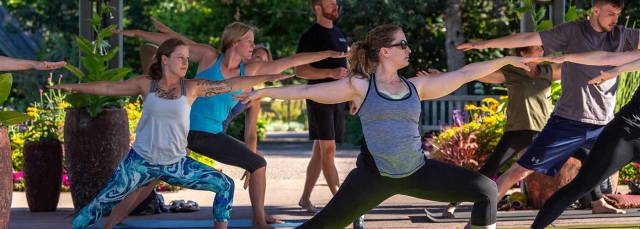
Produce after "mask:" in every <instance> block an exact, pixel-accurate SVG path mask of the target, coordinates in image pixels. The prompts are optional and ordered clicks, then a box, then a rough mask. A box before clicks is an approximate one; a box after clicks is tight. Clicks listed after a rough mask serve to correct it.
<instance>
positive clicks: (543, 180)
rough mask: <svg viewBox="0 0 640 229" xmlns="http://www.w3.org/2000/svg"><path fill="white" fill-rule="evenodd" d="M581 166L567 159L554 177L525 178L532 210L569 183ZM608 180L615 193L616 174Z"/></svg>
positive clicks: (534, 175)
mask: <svg viewBox="0 0 640 229" xmlns="http://www.w3.org/2000/svg"><path fill="white" fill-rule="evenodd" d="M581 166H582V163H581V162H580V161H579V160H578V159H575V158H573V157H572V158H569V160H568V161H567V163H566V164H564V166H563V167H562V169H561V170H560V172H559V173H558V174H557V175H556V176H555V177H550V176H547V175H544V174H542V173H536V172H534V173H532V174H531V175H529V176H528V177H527V178H525V183H526V185H525V189H526V193H527V196H528V198H529V203H531V205H532V207H533V208H534V209H540V208H541V207H542V205H543V204H544V202H545V201H547V199H549V197H551V195H553V193H555V192H556V191H557V190H558V189H560V188H562V187H563V186H565V185H566V184H568V183H569V182H571V180H573V178H575V177H576V175H578V172H579V171H580V167H581ZM610 179H611V189H612V191H613V193H615V192H616V190H617V188H618V172H616V173H614V174H613V175H611V177H610ZM587 196H589V194H587ZM589 199H590V198H589ZM588 204H590V203H588Z"/></svg>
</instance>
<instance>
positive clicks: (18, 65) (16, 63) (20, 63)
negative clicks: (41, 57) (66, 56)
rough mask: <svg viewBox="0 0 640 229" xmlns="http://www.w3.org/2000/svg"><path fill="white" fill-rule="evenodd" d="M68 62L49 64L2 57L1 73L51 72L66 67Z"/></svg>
mask: <svg viewBox="0 0 640 229" xmlns="http://www.w3.org/2000/svg"><path fill="white" fill-rule="evenodd" d="M66 64H67V62H64V61H60V62H49V61H35V60H23V59H15V58H11V57H6V56H0V71H18V70H27V69H32V68H33V69H36V70H51V69H56V68H60V67H64V66H65V65H66Z"/></svg>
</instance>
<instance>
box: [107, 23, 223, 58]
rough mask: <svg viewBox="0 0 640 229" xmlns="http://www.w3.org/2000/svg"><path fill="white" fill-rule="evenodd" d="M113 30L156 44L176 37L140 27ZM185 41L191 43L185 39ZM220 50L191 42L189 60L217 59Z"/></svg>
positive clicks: (116, 32)
mask: <svg viewBox="0 0 640 229" xmlns="http://www.w3.org/2000/svg"><path fill="white" fill-rule="evenodd" d="M111 32H113V33H115V34H121V35H123V36H127V37H139V38H142V39H143V40H146V41H148V42H151V43H154V44H156V45H160V44H162V43H163V42H165V41H166V40H169V39H171V38H176V37H174V36H173V35H170V34H165V33H154V32H147V31H142V30H139V29H134V30H118V29H114V30H111ZM185 43H187V44H189V43H188V42H186V41H185ZM219 55H220V54H219V53H218V50H216V49H215V48H213V47H211V46H209V45H205V44H197V43H195V44H189V60H190V61H193V62H195V63H201V62H202V61H203V60H209V61H215V60H216V59H218V56H219Z"/></svg>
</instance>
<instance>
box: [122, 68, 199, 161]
mask: <svg viewBox="0 0 640 229" xmlns="http://www.w3.org/2000/svg"><path fill="white" fill-rule="evenodd" d="M157 87H158V81H157V80H154V81H152V82H151V90H149V94H148V95H147V98H146V99H145V100H144V102H143V103H142V106H143V107H144V109H143V110H142V116H141V117H140V121H138V127H136V140H135V141H134V142H133V145H132V146H131V147H132V148H133V150H135V151H136V152H137V153H138V154H139V155H140V156H141V157H142V158H144V159H145V160H147V161H149V162H151V163H154V164H159V165H169V164H173V163H176V162H178V161H179V160H180V159H181V158H183V157H185V156H186V155H187V152H186V148H187V133H188V132H189V114H190V113H191V105H189V101H188V100H187V95H186V88H185V85H184V78H181V79H180V87H181V89H182V96H180V98H178V99H174V100H168V99H162V98H158V97H156V95H155V90H156V88H157Z"/></svg>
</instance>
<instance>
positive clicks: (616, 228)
mask: <svg viewBox="0 0 640 229" xmlns="http://www.w3.org/2000/svg"><path fill="white" fill-rule="evenodd" d="M638 227H640V224H606V225H573V226H553V227H552V228H553V229H594V228H598V229H638ZM502 229H529V228H528V227H509V228H502Z"/></svg>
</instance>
